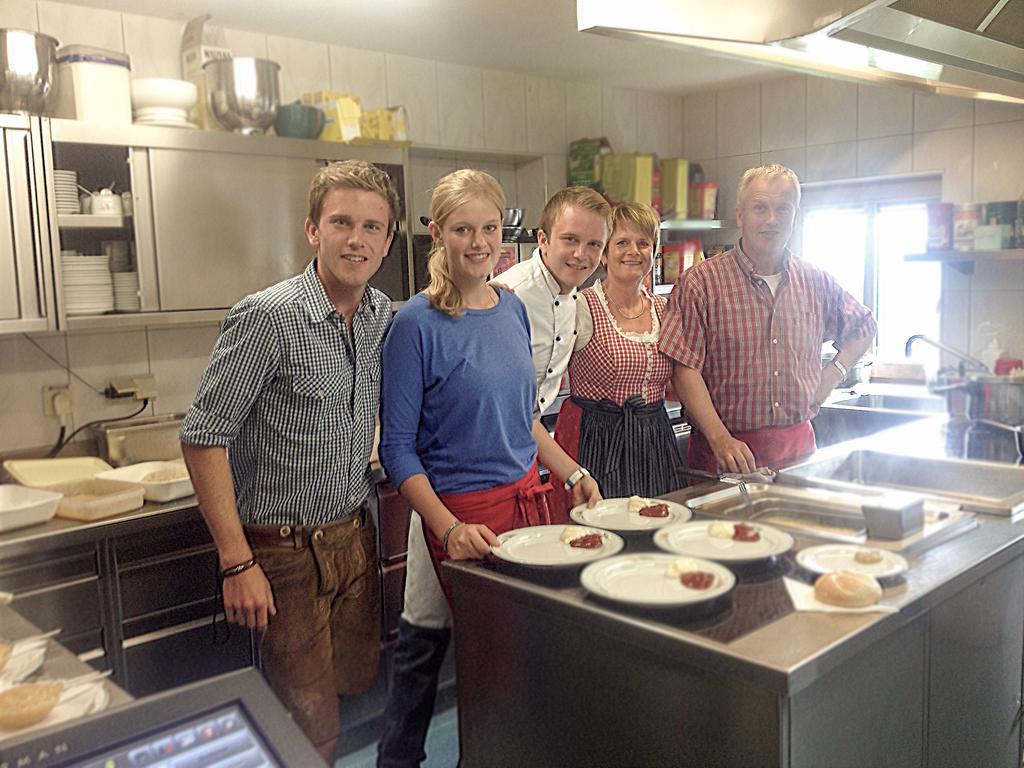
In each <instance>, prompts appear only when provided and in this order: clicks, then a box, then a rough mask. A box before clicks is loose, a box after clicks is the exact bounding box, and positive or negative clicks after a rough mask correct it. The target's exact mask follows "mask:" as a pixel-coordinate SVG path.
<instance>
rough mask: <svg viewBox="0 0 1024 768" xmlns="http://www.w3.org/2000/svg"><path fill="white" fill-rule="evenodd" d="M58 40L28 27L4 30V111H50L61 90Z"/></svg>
mask: <svg viewBox="0 0 1024 768" xmlns="http://www.w3.org/2000/svg"><path fill="white" fill-rule="evenodd" d="M56 68H57V41H56V40H55V39H54V38H52V37H50V36H49V35H43V34H40V33H38V32H30V31H28V30H25V29H0V112H28V113H30V114H34V115H41V114H44V113H46V112H47V111H48V109H49V107H50V106H51V104H52V102H53V97H54V96H55V95H56V89H57V78H56Z"/></svg>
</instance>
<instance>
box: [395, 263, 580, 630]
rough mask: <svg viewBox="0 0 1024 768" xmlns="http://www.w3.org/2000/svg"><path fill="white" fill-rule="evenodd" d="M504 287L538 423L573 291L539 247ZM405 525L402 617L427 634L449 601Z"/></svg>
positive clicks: (416, 527) (570, 328)
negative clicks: (516, 317) (521, 326)
mask: <svg viewBox="0 0 1024 768" xmlns="http://www.w3.org/2000/svg"><path fill="white" fill-rule="evenodd" d="M495 281H496V282H499V283H501V284H503V285H507V286H508V287H509V288H511V289H512V291H513V293H515V295H516V296H518V297H519V299H520V300H521V301H522V302H523V304H525V305H526V314H527V316H528V317H529V318H530V351H531V353H532V354H533V366H534V369H535V370H536V373H537V401H536V403H534V408H533V416H534V418H539V416H540V414H541V413H543V412H544V411H545V410H547V409H548V408H549V407H550V406H551V404H552V403H553V402H555V396H556V395H557V394H558V389H559V385H560V384H561V381H562V376H563V374H564V373H565V371H566V369H568V367H569V357H570V355H572V348H573V340H574V338H575V336H576V298H577V295H578V292H577V290H576V288H573V289H572V292H571V293H560V291H561V287H560V286H559V285H558V281H557V280H555V278H554V276H553V275H552V274H551V272H550V271H549V270H548V268H547V266H546V265H545V264H544V261H543V259H541V255H540V248H535V249H534V251H533V257H532V258H531V259H529V260H527V261H523V262H520V263H519V264H516V265H514V266H513V267H512V268H511V269H508V270H506V271H505V272H502V273H501V274H500V275H498V277H497V278H495ZM412 518H413V519H412V521H411V523H410V525H409V553H408V556H407V559H406V572H405V605H404V607H403V608H402V618H403V619H405V620H406V621H407V622H409V623H410V624H413V625H415V626H417V627H424V628H427V629H443V628H445V627H449V626H451V621H452V620H451V614H450V613H449V611H448V602H447V601H446V600H445V599H444V592H442V591H441V585H440V583H438V580H437V578H436V577H435V576H434V567H433V565H432V564H431V562H430V553H429V552H428V550H427V542H426V539H425V538H424V534H423V524H422V520H421V519H420V516H419V515H418V514H416V513H415V512H413V514H412Z"/></svg>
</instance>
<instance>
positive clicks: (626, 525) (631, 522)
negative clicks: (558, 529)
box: [569, 499, 692, 531]
mask: <svg viewBox="0 0 1024 768" xmlns="http://www.w3.org/2000/svg"><path fill="white" fill-rule="evenodd" d="M651 501H653V502H654V503H656V504H667V505H668V517H644V516H643V515H639V514H633V515H631V514H629V499H602V500H601V501H599V502H597V504H595V505H594V506H593V507H592V508H588V507H587V505H586V504H580V505H578V506H575V507H573V508H572V511H571V512H569V517H571V518H572V519H573V520H575V521H576V522H577V523H580V524H581V525H592V526H594V527H595V528H605V529H606V530H609V531H650V530H653V529H654V528H661V527H663V526H666V525H672V524H673V523H685V522H686V521H687V520H689V519H690V515H691V514H692V513H691V512H690V510H688V509H687V508H686V507H684V506H683V505H682V504H676V503H675V502H674V501H665V500H664V499H651Z"/></svg>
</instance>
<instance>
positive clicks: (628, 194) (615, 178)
mask: <svg viewBox="0 0 1024 768" xmlns="http://www.w3.org/2000/svg"><path fill="white" fill-rule="evenodd" d="M654 159H655V158H654V155H604V156H603V157H602V158H601V184H602V185H603V186H604V192H605V194H606V195H607V196H608V197H609V199H611V200H612V202H615V203H626V202H630V203H643V204H645V205H650V204H651V185H652V183H653V176H654Z"/></svg>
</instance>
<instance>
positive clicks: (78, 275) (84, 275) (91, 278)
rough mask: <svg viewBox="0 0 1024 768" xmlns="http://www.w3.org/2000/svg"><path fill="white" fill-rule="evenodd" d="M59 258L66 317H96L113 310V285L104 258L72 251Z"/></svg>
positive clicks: (65, 252) (62, 253)
mask: <svg viewBox="0 0 1024 768" xmlns="http://www.w3.org/2000/svg"><path fill="white" fill-rule="evenodd" d="M60 258H61V274H62V283H63V286H64V301H65V307H64V310H65V313H66V314H68V315H100V314H103V313H104V312H110V311H111V310H113V309H114V285H113V281H112V280H111V276H110V266H109V263H110V260H109V258H108V257H107V255H106V254H102V255H99V256H82V255H79V254H78V253H77V252H76V251H61V252H60ZM136 290H137V289H136Z"/></svg>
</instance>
